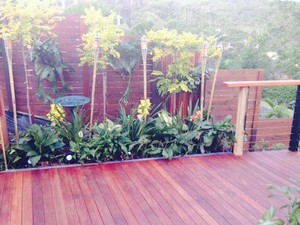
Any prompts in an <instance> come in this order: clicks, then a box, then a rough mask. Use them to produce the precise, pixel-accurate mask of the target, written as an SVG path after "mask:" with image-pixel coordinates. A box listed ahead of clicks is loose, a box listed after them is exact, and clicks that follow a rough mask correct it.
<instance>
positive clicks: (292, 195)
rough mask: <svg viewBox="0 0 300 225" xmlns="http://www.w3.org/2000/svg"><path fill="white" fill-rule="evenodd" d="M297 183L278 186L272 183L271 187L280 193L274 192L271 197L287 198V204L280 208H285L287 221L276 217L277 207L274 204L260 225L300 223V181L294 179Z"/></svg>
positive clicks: (291, 224) (295, 224)
mask: <svg viewBox="0 0 300 225" xmlns="http://www.w3.org/2000/svg"><path fill="white" fill-rule="evenodd" d="M293 182H294V183H295V185H293V186H277V185H270V186H269V189H270V190H273V191H275V192H278V193H279V194H272V195H270V196H269V197H277V198H284V199H285V200H286V204H284V205H282V206H281V207H280V210H284V213H285V215H286V220H287V221H286V223H285V221H284V220H282V219H278V218H275V208H274V207H273V206H272V207H270V208H269V210H268V211H267V213H266V214H265V215H264V216H263V218H262V219H261V220H260V221H259V223H258V224H259V225H265V224H272V225H273V224H274V225H277V224H279V225H281V224H290V225H299V224H300V201H299V195H300V188H299V183H300V182H299V181H293Z"/></svg>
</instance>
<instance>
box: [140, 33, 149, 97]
mask: <svg viewBox="0 0 300 225" xmlns="http://www.w3.org/2000/svg"><path fill="white" fill-rule="evenodd" d="M141 50H142V57H143V75H144V99H147V50H148V47H147V37H146V35H143V36H142V38H141Z"/></svg>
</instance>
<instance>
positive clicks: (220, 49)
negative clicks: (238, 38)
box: [206, 43, 223, 120]
mask: <svg viewBox="0 0 300 225" xmlns="http://www.w3.org/2000/svg"><path fill="white" fill-rule="evenodd" d="M218 50H219V51H220V55H219V56H218V58H217V60H216V64H215V74H214V79H213V83H212V87H211V93H210V99H209V104H208V109H207V117H206V119H207V120H209V115H210V111H211V106H212V101H213V97H214V92H215V86H216V81H217V77H218V72H219V67H220V63H221V59H222V53H223V46H222V43H219V44H218Z"/></svg>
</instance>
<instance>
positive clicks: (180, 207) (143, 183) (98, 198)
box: [0, 151, 300, 225]
mask: <svg viewBox="0 0 300 225" xmlns="http://www.w3.org/2000/svg"><path fill="white" fill-rule="evenodd" d="M299 154H300V153H297V152H293V153H291V152H287V151H272V152H254V153H250V152H247V153H245V154H244V155H243V156H241V157H236V156H234V155H226V154H224V155H212V156H193V157H186V158H178V159H174V160H171V161H168V160H149V161H140V162H130V163H113V164H102V165H101V164H100V165H92V166H83V167H81V166H76V167H66V168H51V169H42V170H30V171H26V170H23V171H10V172H3V173H0V203H1V205H0V224H1V225H2V224H3V225H19V224H20V225H29V224H33V225H43V224H46V225H48V224H49V225H50V224H54V225H55V224H57V225H65V224H66V225H68V224H70V225H77V224H78V225H89V224H97V225H98V224H107V225H113V224H117V225H123V224H124V225H126V224H130V225H131V224H141V225H147V224H149V225H150V224H151V225H159V224H164V225H165V224H170V225H171V224H176V225H178V224H183V225H190V224H201V225H202V224H222V225H226V224H228V225H229V224H232V225H236V224H243V225H247V224H249V225H250V224H256V223H257V222H258V220H259V218H261V217H262V215H263V214H264V213H265V212H266V210H267V209H268V207H269V206H271V205H275V206H280V205H282V204H284V203H285V202H284V201H283V200H284V199H283V198H281V199H278V198H271V199H270V198H268V195H269V194H270V191H268V190H267V189H266V188H267V185H268V184H275V185H292V184H293V182H292V181H291V179H290V178H293V179H295V180H300V169H298V167H299V163H300V155H299ZM278 215H279V216H284V215H283V214H282V213H281V212H279V214H278Z"/></svg>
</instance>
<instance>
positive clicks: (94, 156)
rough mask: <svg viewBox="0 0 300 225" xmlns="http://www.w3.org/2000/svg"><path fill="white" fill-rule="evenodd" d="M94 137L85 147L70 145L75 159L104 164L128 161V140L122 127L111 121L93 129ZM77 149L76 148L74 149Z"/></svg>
mask: <svg viewBox="0 0 300 225" xmlns="http://www.w3.org/2000/svg"><path fill="white" fill-rule="evenodd" d="M93 132H94V135H93V137H92V138H91V140H90V141H89V142H88V143H87V144H86V145H85V147H83V148H82V146H81V147H80V148H78V146H74V145H73V144H72V145H71V151H73V152H74V153H75V155H76V157H77V158H78V159H79V160H80V161H97V162H105V161H112V160H124V159H128V157H129V156H128V145H129V143H130V139H129V137H128V134H127V133H124V132H122V127H121V125H119V124H115V123H114V122H112V121H111V120H108V119H107V120H106V121H105V123H101V124H99V125H95V126H94V127H93ZM76 147H77V148H76Z"/></svg>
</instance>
